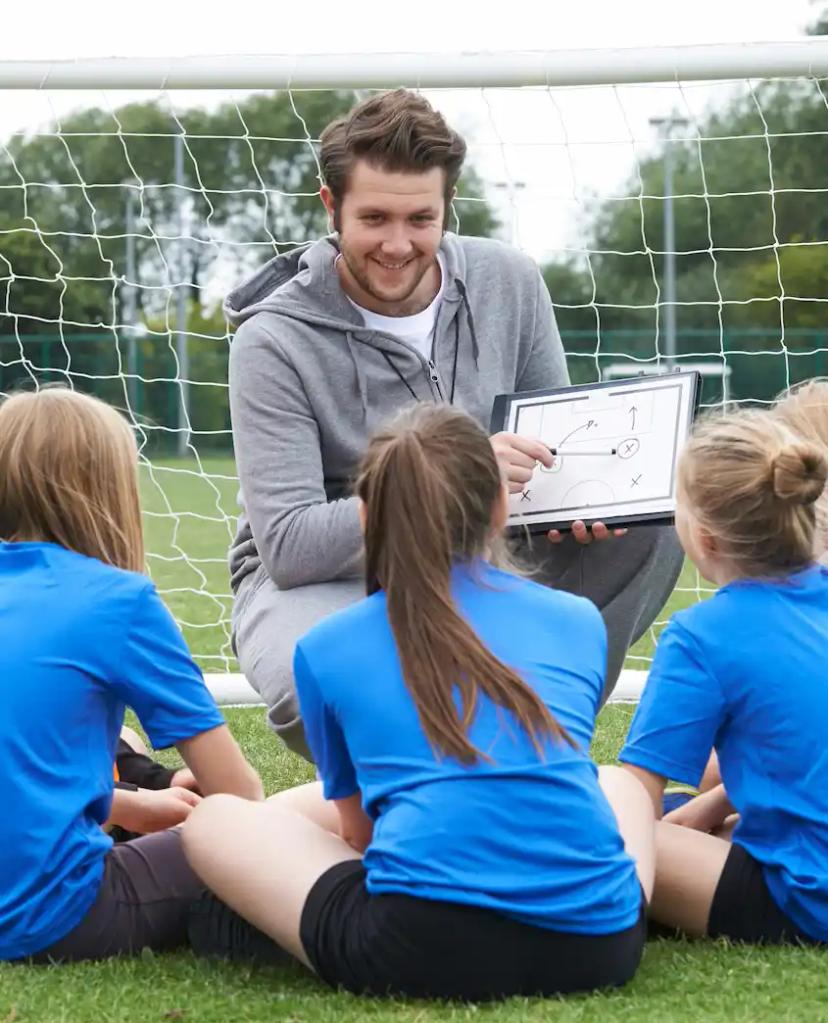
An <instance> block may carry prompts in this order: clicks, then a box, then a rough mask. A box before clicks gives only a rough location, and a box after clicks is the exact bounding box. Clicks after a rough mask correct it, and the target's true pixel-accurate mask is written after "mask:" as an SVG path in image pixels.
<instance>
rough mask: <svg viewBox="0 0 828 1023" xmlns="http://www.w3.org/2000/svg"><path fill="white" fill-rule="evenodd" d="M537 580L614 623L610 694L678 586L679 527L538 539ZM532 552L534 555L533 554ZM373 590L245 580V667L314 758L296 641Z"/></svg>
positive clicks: (240, 635)
mask: <svg viewBox="0 0 828 1023" xmlns="http://www.w3.org/2000/svg"><path fill="white" fill-rule="evenodd" d="M519 553H520V554H521V555H522V556H524V560H526V561H528V562H529V563H530V564H533V565H535V566H536V567H537V571H536V572H535V573H533V576H532V577H533V578H535V579H537V580H538V581H540V582H544V583H546V584H547V585H549V586H554V587H555V588H556V589H562V590H568V591H569V592H570V593H577V594H581V595H582V596H585V597H589V599H590V600H592V601H593V603H594V604H596V605H597V606H598V608H599V609H600V611H601V613H602V615H603V617H604V621H605V623H606V626H607V633H608V638H609V650H608V654H607V675H606V683H605V687H604V699H605V700H606V698H607V697H608V696H609V694H610V693H611V692H612V690H613V688H614V687H615V683H616V682H617V681H618V675H619V673H620V671H621V668H622V666H623V664H624V658H625V657H626V654H627V650H628V649H629V647H630V646H631V645H632V644H633V643H635V641H636V640H637V639H639V637H640V636H642V635H643V634H644V632H646V630H647V629H648V628H649V627H650V625H651V624H652V623H653V621H654V620H655V617H656V615H657V614H658V612H659V611H660V610H661V608H662V607H663V606H664V604H665V602H666V601H667V598H668V597H669V596H670V593H671V592H672V590H673V587H674V586H675V583H676V580H677V579H678V575H679V572H680V571H681V565H682V560H683V554H682V551H681V547H680V546H679V543H678V540H677V539H676V535H675V531H674V529H673V528H672V526H638V527H635V528H633V529H630V531H629V533H628V534H627V535H626V536H625V537H623V538H622V539H616V540H606V541H603V542H601V543H592V544H590V545H589V546H586V547H582V546H580V545H579V544H576V543H575V542H574V541H573V540H572V539H571V538H567V539H566V540H565V541H564V542H563V543H562V544H560V545H555V544H550V543H549V541H548V540H547V539H546V537H545V536H543V535H540V536H537V537H535V538H534V540H533V541H532V544H531V547H530V548H524V550H523V551H522V552H519ZM526 555H528V557H526ZM364 595H365V586H364V583H363V581H362V580H361V579H347V580H341V581H337V582H328V583H318V584H315V585H312V586H300V587H296V588H295V589H291V590H280V589H278V587H277V586H276V585H275V584H274V583H273V581H272V580H271V579H270V576H269V575H268V574H267V572H266V570H265V568H264V567H263V566H262V565H260V566H259V567H258V568H257V569H256V571H255V572H253V573H251V574H250V575H248V576H246V577H245V578H244V579H243V580H242V581H241V583H240V585H239V589H238V592H237V593H236V600H235V604H234V606H233V640H234V645H235V648H236V652H237V654H238V658H239V664H240V666H241V670H242V671H243V672H244V674H245V676H246V677H247V680H248V682H249V683H250V684H251V686H252V687H253V688H254V689H255V690H256V692H257V693H259V695H260V696H261V697H262V700H263V701H264V702H265V704H266V705H267V715H268V722H269V724H270V726H271V728H273V730H274V731H275V732H276V733H277V734H278V735H279V736H281V738H282V739H283V740H284V741H285V743H286V744H287V745H288V746H289V747H290V748H291V749H292V750H294V751H295V752H297V753H301V754H302V756H304V757H306V758H307V759H309V760H310V759H311V757H310V753H309V752H308V747H307V743H306V742H305V733H304V730H303V728H302V721H301V718H300V717H299V705H298V700H297V697H296V685H295V683H294V680H293V670H292V665H293V649H294V646H295V645H296V641H297V640H298V639H299V638H300V637H301V636H302V635H304V633H305V632H307V631H308V629H310V628H311V626H313V625H315V624H316V622H318V621H320V620H321V619H322V618H324V617H325V616H326V615H329V614H331V613H332V612H333V611H338V610H339V609H340V608H343V607H347V606H348V605H349V604H353V603H354V602H355V601H357V600H359V599H360V598H361V597H363V596H364Z"/></svg>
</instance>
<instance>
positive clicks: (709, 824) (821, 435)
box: [664, 378, 828, 831]
mask: <svg viewBox="0 0 828 1023" xmlns="http://www.w3.org/2000/svg"><path fill="white" fill-rule="evenodd" d="M773 414H774V415H775V416H777V417H778V418H779V419H780V420H781V421H782V422H783V423H786V424H787V425H788V426H789V427H790V428H791V429H792V430H793V431H794V432H795V433H797V434H799V436H800V437H804V438H805V439H806V440H809V441H812V442H813V443H814V444H816V445H817V446H818V447H819V448H821V450H822V452H823V454H825V455H826V456H828V380H825V379H818V378H815V379H813V380H807V381H805V382H804V383H802V384H798V385H796V386H795V387H792V388H791V389H790V390H788V391H786V392H784V393H783V394H782V395H780V397H779V398H778V399H777V402H776V404H775V405H774V407H773ZM814 508H815V510H816V532H815V538H814V556H815V558H816V560H817V561H821V562H823V563H825V562H826V561H828V490H824V491H823V492H822V495H821V496H820V497H819V498H818V499H817V500H816V502H815V504H814ZM721 781H722V778H721V771H720V769H719V763H718V759H717V756H716V753H715V751H714V752H713V753H712V754H711V757H710V761H709V763H708V765H707V768H706V769H705V772H704V776H703V778H702V780H701V784H700V785H699V791H700V793H701V794H700V795H698V796H696V797H695V798H691V799H689V801H688V800H687V797H686V796H684V795H683V794H681V793H676V794H675V795H672V796H671V794H670V793H667V794H666V795H665V797H664V809H665V811H666V810H667V809H668V807H670V808H671V803H676V802H677V803H679V804H680V805H679V808H678V809H675V810H673V809H671V812H670V813H667V814H666V816H665V819H666V820H668V821H670V822H671V823H673V824H681V825H682V826H683V827H689V828H695V829H697V830H699V831H710V830H711V829H718V828H719V827H720V825H721V819H720V812H721V807H722V806H723V805H726V804H723V802H722V797H723V795H724V793H723V792H722V791H715V792H714V791H713V790H714V789H718V788H719V786H720V785H721Z"/></svg>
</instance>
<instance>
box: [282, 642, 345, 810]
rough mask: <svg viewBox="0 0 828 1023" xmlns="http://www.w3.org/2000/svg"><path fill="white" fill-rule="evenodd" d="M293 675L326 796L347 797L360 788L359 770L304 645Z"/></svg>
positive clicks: (294, 659)
mask: <svg viewBox="0 0 828 1023" xmlns="http://www.w3.org/2000/svg"><path fill="white" fill-rule="evenodd" d="M293 675H294V678H295V679H296V692H297V694H298V696H299V708H300V711H301V714H302V722H303V724H304V726H305V737H306V739H307V740H308V746H309V747H310V751H311V753H312V754H313V759H314V762H315V764H316V767H317V770H318V771H319V777H320V778H321V779H322V790H323V792H324V794H325V799H347V798H348V797H349V796H353V795H354V793H356V792H358V791H359V785H358V784H357V779H356V771H355V770H354V765H353V763H352V761H351V755H350V753H349V752H348V746H347V744H346V742H345V735H344V733H343V731H342V727H341V725H340V724H339V721H338V720H337V718H336V715H335V714H334V712H333V710H332V708H331V707H329V706H328V705H327V704H326V703H325V699H324V697H323V696H322V693H321V692H320V690H319V685H318V683H317V681H316V678H315V677H314V675H313V672H312V671H311V669H310V665H309V664H308V661H307V658H306V657H305V655H304V653H303V652H302V648H301V645H297V647H296V652H295V654H294V655H293Z"/></svg>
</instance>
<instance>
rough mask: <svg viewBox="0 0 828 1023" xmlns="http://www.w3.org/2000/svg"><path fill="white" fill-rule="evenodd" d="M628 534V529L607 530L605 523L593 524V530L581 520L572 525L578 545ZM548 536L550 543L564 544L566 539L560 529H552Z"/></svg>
mask: <svg viewBox="0 0 828 1023" xmlns="http://www.w3.org/2000/svg"><path fill="white" fill-rule="evenodd" d="M626 532H627V531H626V529H613V530H610V529H607V527H606V526H605V525H604V523H603V522H593V523H592V529H591V530H590V529H589V528H588V527H587V525H586V523H584V522H582V521H581V520H580V519H577V520H576V521H575V522H573V523H572V538H573V539H574V540H575V541H577V543H582V544H585V545H586V544H589V543H592V541H593V540H609V538H610V537H611V536H624V535H625V534H626ZM546 535H547V536H548V538H549V542H550V543H563V541H564V539H565V538H566V536H565V534H564V533H561V532H560V530H558V529H550V530H549V532H548V533H547V534H546Z"/></svg>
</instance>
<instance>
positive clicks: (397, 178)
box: [345, 160, 444, 206]
mask: <svg viewBox="0 0 828 1023" xmlns="http://www.w3.org/2000/svg"><path fill="white" fill-rule="evenodd" d="M443 186H444V178H443V171H442V169H441V168H440V167H432V168H431V169H430V170H427V171H423V172H422V173H407V172H405V171H388V170H383V169H382V168H380V167H374V166H373V165H371V164H369V163H367V162H366V161H364V160H358V161H357V162H356V163H355V164H354V166H353V168H352V169H351V173H350V174H349V176H348V188H347V190H346V192H345V198H346V199H350V200H351V202H354V203H357V204H358V205H360V206H365V205H372V204H381V203H384V202H394V203H395V204H396V203H405V204H406V205H409V204H411V205H422V206H429V205H434V204H439V203H440V202H441V201H442V198H443Z"/></svg>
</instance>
